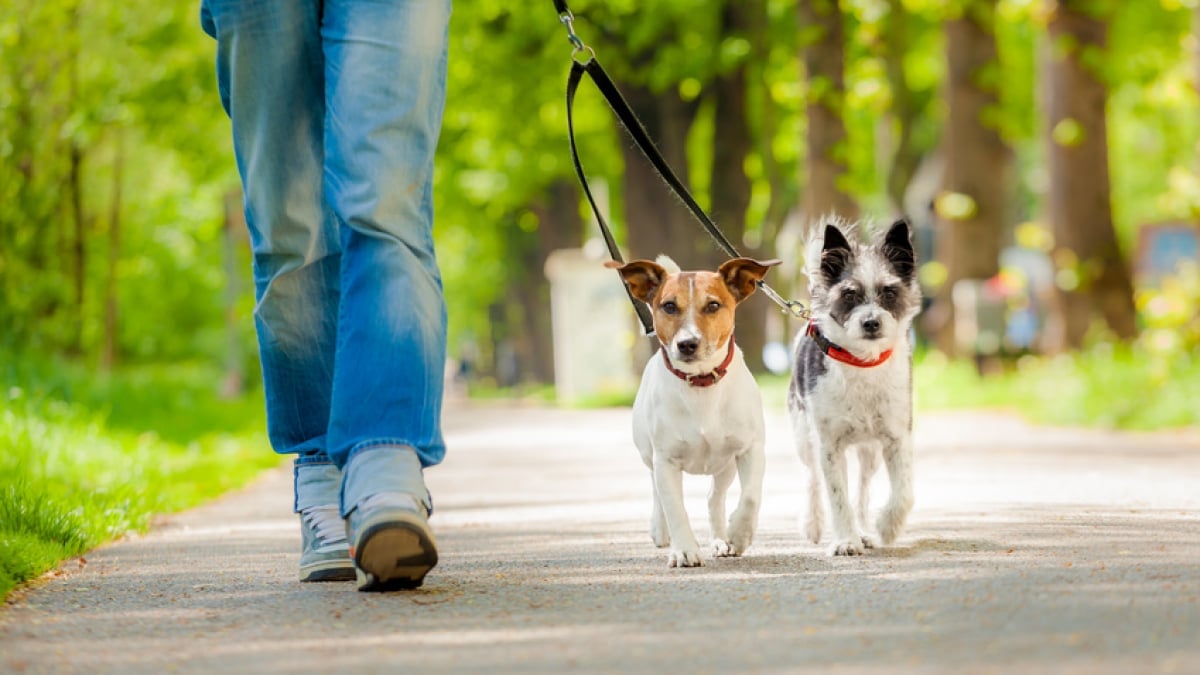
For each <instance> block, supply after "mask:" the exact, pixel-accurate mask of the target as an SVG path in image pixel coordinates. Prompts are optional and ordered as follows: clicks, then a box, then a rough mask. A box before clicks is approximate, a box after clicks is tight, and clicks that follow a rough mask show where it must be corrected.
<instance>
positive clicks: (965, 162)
mask: <svg viewBox="0 0 1200 675" xmlns="http://www.w3.org/2000/svg"><path fill="white" fill-rule="evenodd" d="M995 8H996V0H973V2H970V3H968V4H967V5H966V6H965V7H964V8H963V13H962V16H960V17H958V18H956V19H952V20H950V21H947V22H946V60H947V64H948V66H949V78H948V81H947V91H946V100H947V103H948V108H949V115H948V119H947V120H946V127H945V130H944V131H943V134H944V135H943V137H942V147H943V152H944V154H945V157H946V165H945V173H944V175H943V176H942V189H941V193H940V194H939V196H938V200H937V209H936V210H937V229H938V237H937V243H936V249H937V258H938V260H939V261H941V263H942V264H943V265H945V266H946V275H947V276H946V282H945V283H944V284H943V285H942V287H941V288H940V289H939V291H938V294H937V297H936V298H935V303H936V307H935V308H934V309H933V310H932V311H931V312H930V320H929V324H930V325H929V327H930V328H931V329H932V334H933V336H934V340H935V342H936V343H937V345H938V347H939V348H940V349H941V350H942V351H944V352H946V353H952V352H953V350H954V348H955V341H954V306H953V304H952V303H951V300H950V295H951V290H952V289H953V287H954V284H955V283H956V282H958V281H959V280H962V279H988V278H990V277H993V276H995V275H996V273H997V272H999V269H1000V247H1001V243H1002V241H1003V239H1004V228H1005V227H1006V225H1007V223H1008V217H1007V215H1008V214H1007V210H1006V204H1007V202H1008V197H1009V190H1008V182H1009V181H1008V175H1009V171H1010V166H1011V164H1012V161H1011V153H1010V151H1009V149H1008V147H1007V146H1006V145H1005V143H1004V140H1003V139H1002V138H1001V137H1000V133H999V130H997V129H996V128H995V126H994V125H993V124H991V123H989V122H988V121H987V119H986V117H987V115H988V114H989V112H990V111H991V110H994V109H995V107H996V106H997V105H998V104H999V93H998V91H997V90H996V88H995V85H993V84H991V83H990V82H989V80H988V79H987V78H986V77H985V73H986V72H987V71H988V70H989V69H995V68H997V62H996V61H997V56H996V37H995V32H994V31H995Z"/></svg>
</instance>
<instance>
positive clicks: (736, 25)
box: [705, 0, 769, 373]
mask: <svg viewBox="0 0 1200 675" xmlns="http://www.w3.org/2000/svg"><path fill="white" fill-rule="evenodd" d="M760 7H761V5H760V4H759V3H757V2H747V1H744V0H730V1H729V2H727V3H726V4H725V6H724V9H723V11H722V17H721V19H722V31H721V34H722V36H723V37H729V36H739V37H745V38H749V37H750V35H749V31H750V29H751V27H752V25H753V22H754V20H755V13H756V12H758V11H760ZM747 69H748V64H747V62H746V60H743V61H742V62H741V63H738V64H737V65H736V66H734V67H733V68H731V69H730V70H729V71H728V72H725V73H720V74H718V75H717V77H716V80H715V81H714V82H713V103H714V105H715V108H716V109H715V111H714V115H713V117H714V119H713V129H714V130H715V131H714V133H713V141H712V142H713V164H712V176H711V180H710V181H709V185H710V186H711V187H710V194H711V196H712V214H711V215H712V219H713V221H714V222H715V223H717V225H718V226H719V227H720V228H721V231H722V232H724V233H725V236H726V237H728V238H729V241H730V242H732V243H733V245H734V247H735V248H737V249H738V250H739V252H741V253H742V254H743V255H746V256H750V257H757V256H760V255H761V254H760V252H759V251H758V250H752V249H750V247H748V246H747V245H746V242H745V234H746V210H747V209H748V208H749V207H750V191H751V185H750V178H749V177H748V176H747V175H746V168H745V167H746V157H747V156H748V155H749V154H750V152H751V150H752V147H753V141H752V140H751V136H750V120H749V118H748V116H747V114H746V78H747ZM728 257H729V256H728V255H726V254H725V253H724V252H723V251H720V250H714V252H713V256H712V257H711V258H710V263H709V264H708V265H706V266H705V269H715V268H716V265H718V264H720V263H721V262H722V261H724V260H725V259H727V258H728ZM767 303H769V301H768V300H767V299H766V298H764V297H761V294H757V295H756V296H753V297H751V299H749V300H747V301H746V302H745V303H743V305H742V306H741V307H739V308H738V318H737V341H738V344H739V345H740V346H741V348H742V352H743V353H744V354H745V358H746V364H747V365H748V366H749V367H750V370H751V371H752V372H756V373H757V372H762V371H763V370H764V368H763V364H762V349H763V344H764V343H765V342H766V314H765V310H766V304H767Z"/></svg>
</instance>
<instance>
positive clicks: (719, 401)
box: [605, 256, 780, 567]
mask: <svg viewBox="0 0 1200 675" xmlns="http://www.w3.org/2000/svg"><path fill="white" fill-rule="evenodd" d="M779 262H780V261H778V260H767V261H758V260H751V259H749V258H734V259H733V260H729V261H727V262H725V263H724V264H723V265H721V267H720V268H718V269H717V271H716V272H708V271H703V272H681V271H680V270H679V267H678V266H677V265H676V264H675V263H674V262H673V261H672V260H671V259H670V258H667V257H665V256H660V257H659V258H658V261H657V262H650V261H649V260H635V261H633V262H630V263H628V264H625V265H622V264H621V263H617V262H609V263H605V264H606V266H608V267H611V268H614V269H617V270H619V271H620V273H621V278H622V279H623V280H624V281H625V285H626V286H627V287H628V288H629V292H630V294H631V295H632V296H633V297H634V298H637V299H638V300H640V301H642V302H644V303H646V304H647V305H648V306H649V307H650V310H651V312H652V313H653V315H654V330H655V332H656V333H657V335H658V339H659V342H660V343H661V346H662V349H661V351H660V356H656V357H654V358H651V359H650V361H649V362H648V363H647V364H646V369H645V371H644V372H643V374H642V383H641V386H640V387H639V388H638V393H637V398H636V399H635V400H634V403H633V440H634V443H635V444H636V445H637V447H638V450H639V451H640V452H641V455H642V461H644V462H645V463H646V466H647V467H648V468H649V469H650V474H651V478H652V479H653V482H654V507H653V512H652V513H651V516H650V537H651V539H653V540H654V543H655V545H656V546H659V547H660V548H661V547H666V546H670V547H671V553H670V556H669V557H668V559H667V563H668V565H669V566H670V567H699V566H701V565H703V562H702V561H701V559H700V546H699V544H698V543H697V542H696V535H695V534H694V533H693V532H692V527H691V523H690V522H689V521H688V515H687V512H686V511H685V510H684V504H683V472H685V471H686V472H687V473H690V474H704V475H710V476H712V477H713V485H712V491H711V492H710V493H709V496H708V520H709V526H710V528H711V529H710V531H711V534H712V548H711V551H712V555H714V556H717V557H726V556H739V555H741V554H742V553H743V552H744V551H745V550H746V549H747V548H748V547H749V546H750V542H751V541H752V540H753V539H754V530H755V528H756V527H757V525H758V509H759V505H760V502H761V501H762V482H763V469H764V464H765V453H764V450H763V443H764V440H765V431H764V427H765V424H764V422H763V407H762V396H761V395H760V394H759V391H758V385H757V384H756V383H755V381H754V377H753V376H752V375H751V374H750V369H749V368H747V367H746V362H745V360H744V359H743V358H742V351H741V349H739V348H738V347H737V345H736V344H734V340H733V314H734V309H735V308H736V307H737V305H738V303H740V302H741V301H743V300H745V299H746V298H747V297H749V296H750V294H752V293H753V292H754V289H755V287H756V284H757V282H758V281H760V280H761V279H762V278H763V275H765V274H766V272H767V269H768V268H770V267H771V266H773V265H778V264H779ZM734 474H736V475H737V476H738V478H739V479H740V482H741V494H740V496H739V499H738V506H737V509H736V510H735V511H734V512H733V515H732V516H730V518H729V526H728V528H726V524H725V493H726V491H727V490H728V489H729V485H730V484H731V483H732V482H733V477H734Z"/></svg>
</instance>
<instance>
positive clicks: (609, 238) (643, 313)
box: [554, 0, 654, 335]
mask: <svg viewBox="0 0 1200 675" xmlns="http://www.w3.org/2000/svg"><path fill="white" fill-rule="evenodd" d="M560 2H561V0H555V3H554V4H555V5H558V4H559V3H560ZM563 4H564V6H565V3H563ZM588 64H589V65H591V64H596V67H597V68H599V65H600V64H599V63H597V62H596V60H595V59H594V58H593V59H589V60H588ZM586 69H587V66H584V65H582V64H580V63H579V62H578V61H575V60H574V59H572V63H571V74H570V76H569V77H568V78H567V135H568V136H569V137H570V140H571V160H572V161H573V162H574V163H575V175H577V176H579V184H580V185H582V186H583V194H584V195H586V196H587V200H588V204H591V206H592V213H593V214H594V215H595V216H596V222H597V223H599V224H600V233H601V234H602V235H603V236H604V244H605V245H606V246H608V254H609V255H610V256H612V259H613V260H615V261H617V262H619V263H623V262H625V261H624V260H623V259H622V258H621V251H620V249H619V248H618V247H617V240H616V239H615V238H614V237H613V234H612V230H610V229H609V227H608V222H607V221H605V220H604V215H603V214H601V213H600V207H599V206H598V205H597V204H596V198H595V197H593V196H592V189H591V187H589V186H588V180H587V175H586V174H585V173H584V171H583V162H581V161H580V160H579V150H578V148H577V147H576V146H575V119H574V113H573V109H574V104H575V90H576V89H578V88H579V82H580V80H582V79H583V73H584V72H585V71H586ZM600 72H604V71H603V70H601V71H600ZM593 77H594V76H593ZM605 78H606V79H607V75H606V76H605ZM593 81H594V80H593ZM617 95H618V96H620V94H619V93H618V94H617ZM621 286H622V287H623V288H625V294H626V295H627V296H629V302H630V303H632V304H633V309H634V311H635V312H637V315H638V321H641V323H642V331H643V332H645V334H646V335H654V318H653V317H651V316H650V308H649V307H647V306H646V305H645V303H641V302H638V301H637V300H635V299H634V297H633V293H631V292H630V291H629V287H628V286H626V285H625V282H623V281H622V282H621Z"/></svg>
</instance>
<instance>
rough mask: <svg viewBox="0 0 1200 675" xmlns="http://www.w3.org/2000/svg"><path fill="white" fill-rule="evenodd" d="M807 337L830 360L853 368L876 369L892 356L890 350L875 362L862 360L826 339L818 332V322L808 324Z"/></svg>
mask: <svg viewBox="0 0 1200 675" xmlns="http://www.w3.org/2000/svg"><path fill="white" fill-rule="evenodd" d="M805 335H807V336H808V337H809V338H811V339H812V341H813V342H815V343H817V346H818V347H820V348H821V351H822V352H824V353H825V355H826V356H828V357H829V358H831V359H833V360H834V361H841V362H842V363H845V364H847V365H851V366H855V367H858V368H874V367H875V366H877V365H879V364H881V363H883V362H884V361H887V360H888V358H890V357H891V355H892V350H890V349H889V350H887V351H886V352H884V353H882V354H880V355H879V358H876V359H874V360H871V361H867V360H864V359H860V358H858V357H857V356H855V355H853V354H851V353H850V352H848V351H846V349H845V348H843V347H840V346H838V345H835V344H834V343H832V342H830V341H829V338H827V337H825V336H824V335H822V334H821V331H819V330H817V322H816V321H809V322H808V330H806V331H805Z"/></svg>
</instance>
